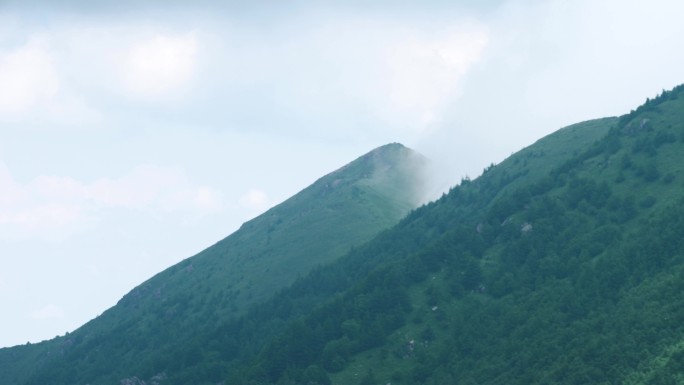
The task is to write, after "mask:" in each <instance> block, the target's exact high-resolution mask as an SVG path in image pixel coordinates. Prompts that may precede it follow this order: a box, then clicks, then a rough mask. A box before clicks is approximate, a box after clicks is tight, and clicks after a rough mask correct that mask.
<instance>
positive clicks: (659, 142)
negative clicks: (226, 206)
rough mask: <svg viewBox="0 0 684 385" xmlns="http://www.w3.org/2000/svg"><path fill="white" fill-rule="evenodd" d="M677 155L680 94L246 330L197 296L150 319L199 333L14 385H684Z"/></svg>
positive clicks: (446, 202) (607, 123)
mask: <svg viewBox="0 0 684 385" xmlns="http://www.w3.org/2000/svg"><path fill="white" fill-rule="evenodd" d="M681 154H684V86H679V87H676V88H675V89H674V90H672V91H669V92H664V93H663V94H662V95H660V96H658V97H657V98H655V99H653V100H647V102H646V104H644V105H643V106H641V107H639V108H637V109H636V110H635V111H632V112H631V113H629V114H627V115H625V116H622V117H620V118H619V119H618V118H607V119H600V120H595V121H590V122H585V123H581V124H578V125H574V126H570V127H568V128H565V129H561V130H559V131H557V132H556V133H554V134H551V135H549V136H547V137H546V138H543V139H542V140H540V141H538V142H537V143H535V144H534V145H532V146H530V147H527V148H526V149H524V150H522V151H520V152H519V153H517V154H514V155H512V156H511V157H510V158H508V159H507V160H506V161H504V162H502V163H501V164H500V165H496V166H491V167H489V168H487V170H485V172H484V173H483V175H482V176H480V177H478V178H477V179H474V180H469V179H464V180H462V181H461V183H460V184H459V185H458V186H456V187H454V188H452V189H451V190H450V191H449V193H448V194H445V195H444V196H443V197H442V198H440V199H439V200H437V201H435V202H432V203H429V204H427V205H425V206H422V207H420V208H418V209H416V210H413V211H412V212H410V213H409V214H408V215H407V216H406V217H405V218H403V219H402V220H400V221H399V223H398V224H397V225H396V226H394V227H392V228H391V229H388V230H386V231H382V232H380V233H379V234H378V235H377V236H376V237H375V238H373V239H372V240H371V241H369V242H368V243H365V244H363V245H359V246H358V247H355V248H353V249H352V250H350V251H349V252H348V253H347V254H346V255H345V256H344V257H341V258H337V259H335V261H333V262H330V263H329V264H327V265H324V266H322V267H318V268H315V269H313V270H312V271H311V272H310V273H309V274H307V275H302V276H301V277H300V278H298V279H296V280H295V281H294V283H293V284H292V285H289V286H288V287H286V288H283V289H282V290H278V292H277V293H276V294H275V295H273V296H271V297H270V299H268V300H266V301H263V302H259V303H254V304H252V305H250V306H249V308H248V310H247V311H246V312H245V313H242V315H239V314H240V313H238V312H235V313H234V314H235V315H236V316H235V317H230V318H222V319H220V320H212V321H210V322H206V320H207V319H211V317H212V314H214V312H213V310H212V306H211V304H212V303H217V302H212V301H213V300H212V299H211V298H213V297H211V296H207V295H205V294H202V293H203V292H202V290H203V289H200V290H193V292H192V293H188V296H187V298H186V297H181V298H180V301H181V302H180V303H170V304H168V305H170V306H166V307H162V306H159V307H147V309H149V310H146V311H148V312H152V313H153V314H157V315H160V314H163V315H164V317H165V318H164V317H162V319H165V320H166V319H170V320H172V319H173V317H176V316H177V315H178V314H186V315H187V316H188V318H187V319H191V320H192V322H193V323H192V325H197V327H195V328H193V329H192V332H189V333H185V332H184V333H179V332H178V330H177V329H175V328H174V327H168V326H167V325H165V324H164V323H149V322H144V321H145V320H147V319H149V318H148V317H147V316H146V315H145V314H146V313H145V311H142V313H140V314H142V315H143V316H144V317H143V322H141V321H140V319H136V320H130V322H121V323H120V324H119V325H118V327H117V328H112V331H110V332H107V333H100V334H98V333H96V331H95V330H89V329H88V328H87V327H84V328H82V330H79V332H81V333H83V334H82V335H81V336H80V337H71V338H64V339H61V340H60V341H59V343H60V344H61V346H60V349H61V350H58V351H59V352H60V355H59V356H58V357H57V358H56V359H52V360H49V361H44V360H38V361H37V362H38V363H41V362H47V363H46V364H43V366H38V367H36V368H35V369H34V371H33V373H32V375H30V376H28V377H22V379H26V380H25V381H22V382H21V383H26V384H45V383H51V384H57V385H58V384H85V383H91V384H105V383H114V384H116V383H120V384H136V385H140V384H161V385H173V384H190V383H191V384H251V385H258V384H278V385H290V384H321V385H330V384H352V385H356V384H360V385H367V384H387V383H391V384H393V385H397V384H399V385H403V384H492V385H494V384H520V385H523V384H524V385H528V384H556V383H559V384H681V383H684V365H683V364H682V363H683V362H684V294H682V293H684V236H683V235H684V189H683V186H684V179H683V178H684V162H682V161H681ZM189 266H190V265H189V264H181V265H180V266H179V269H181V270H179V272H177V273H176V274H192V272H194V271H195V270H194V264H193V268H192V269H190V270H192V272H188V271H187V270H188V267H189ZM204 290H206V289H204ZM148 292H149V290H148ZM152 293H154V292H152ZM197 293H199V295H198V294H197ZM190 294H194V295H198V297H192V296H191V295H190ZM148 296H150V297H153V296H154V295H153V294H152V295H148ZM139 297H141V298H145V296H144V295H140V296H139ZM198 298H199V299H198ZM128 300H129V299H125V300H124V301H122V302H125V301H128ZM191 300H192V301H194V302H195V303H200V304H203V303H206V305H201V306H197V305H195V308H193V309H189V310H188V309H187V306H186V305H187V303H190V301H191ZM141 301H142V300H136V299H135V298H134V300H133V301H132V303H131V304H127V305H126V306H129V307H132V308H136V306H137V305H136V304H138V303H141ZM183 301H186V302H183ZM202 301H204V302H202ZM141 308H142V307H141ZM184 317H185V316H184ZM184 319H185V318H184ZM134 324H135V325H143V326H144V327H139V326H136V327H134V328H132V327H131V325H134ZM103 325H104V324H103ZM74 334H76V333H74ZM163 341H166V343H161V342H163ZM141 345H142V347H141ZM153 346H154V347H156V348H152V347H153ZM30 348H31V347H17V348H16V349H17V350H10V351H9V352H7V353H12V354H15V355H19V354H20V352H21V351H22V350H21V349H24V351H26V352H29V353H31V354H34V355H36V354H37V353H36V351H35V350H31V349H30ZM53 351H57V350H53ZM0 357H2V356H0ZM5 357H7V355H5ZM114 361H115V362H114ZM0 369H2V368H1V367H0ZM91 379H93V380H91ZM143 380H144V381H143Z"/></svg>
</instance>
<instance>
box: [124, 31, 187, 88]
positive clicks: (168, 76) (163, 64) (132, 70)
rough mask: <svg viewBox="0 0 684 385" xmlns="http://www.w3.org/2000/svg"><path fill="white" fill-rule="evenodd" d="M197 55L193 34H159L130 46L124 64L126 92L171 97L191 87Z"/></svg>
mask: <svg viewBox="0 0 684 385" xmlns="http://www.w3.org/2000/svg"><path fill="white" fill-rule="evenodd" d="M196 56H197V40H196V38H195V36H194V35H193V34H185V35H168V34H166V35H165V34H156V35H154V36H151V37H147V38H144V39H141V40H139V41H136V42H135V43H133V44H132V45H131V47H130V48H129V49H128V51H127V52H126V53H125V56H124V58H123V62H122V63H121V77H122V80H123V83H124V85H125V87H126V90H127V91H129V92H130V93H131V94H132V95H133V96H135V97H140V98H144V99H155V98H159V97H164V96H167V97H168V96H169V94H170V93H172V92H177V91H178V90H179V89H181V88H183V87H185V86H187V85H188V84H189V82H190V80H191V79H192V76H193V74H194V71H195V67H196Z"/></svg>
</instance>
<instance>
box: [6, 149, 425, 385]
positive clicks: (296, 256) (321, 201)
mask: <svg viewBox="0 0 684 385" xmlns="http://www.w3.org/2000/svg"><path fill="white" fill-rule="evenodd" d="M423 162H424V160H423V159H422V157H421V156H420V155H418V154H415V153H414V152H412V151H411V150H409V149H407V148H405V147H403V146H402V145H400V144H390V145H386V146H383V147H380V148H378V149H376V150H374V151H372V152H370V153H368V154H366V155H364V156H362V157H360V158H359V159H357V160H355V161H354V162H352V163H350V164H348V165H347V166H345V167H343V168H341V169H339V170H337V171H335V172H333V173H331V174H329V175H326V176H325V177H323V178H321V179H319V180H318V181H316V182H315V183H314V184H312V185H311V186H309V187H308V188H306V189H304V190H303V191H302V192H300V193H299V194H297V195H295V196H294V197H292V198H290V199H288V200H287V201H285V202H283V203H281V204H280V205H278V206H276V207H274V208H272V209H271V210H269V211H268V212H266V213H264V214H263V215H261V216H259V217H257V218H255V219H253V220H251V221H249V222H247V223H245V224H244V225H243V226H242V227H241V228H240V229H239V230H238V231H237V232H235V233H234V234H232V235H230V236H229V237H227V238H225V239H224V240H222V241H220V242H218V243H217V244H215V245H214V246H212V247H209V248H208V249H206V250H204V251H202V252H201V253H199V254H198V255H196V256H194V257H192V258H188V259H186V260H185V261H183V262H181V263H179V264H177V265H175V266H173V267H171V268H169V269H167V270H165V271H163V272H161V273H159V274H158V275H156V276H155V277H153V278H152V279H150V280H148V281H147V282H145V283H143V284H141V285H140V286H138V287H137V288H135V289H134V290H132V291H131V292H130V293H129V294H127V295H126V296H125V297H124V298H123V299H122V300H121V301H120V302H119V304H117V306H115V307H113V308H111V309H109V310H108V311H106V312H105V313H104V314H103V315H102V316H100V317H98V318H97V319H95V320H93V321H91V322H89V323H88V324H86V325H85V326H83V327H82V328H80V329H79V330H77V331H76V332H74V333H71V334H70V335H67V336H64V337H60V338H57V339H55V340H52V341H48V342H45V343H42V344H35V345H32V346H27V347H15V348H11V349H2V350H0V383H10V382H11V383H18V382H19V379H21V378H25V374H26V373H35V372H37V371H38V370H37V369H39V368H40V367H41V366H42V365H51V364H50V362H52V361H57V362H59V361H60V360H67V361H68V360H69V359H71V358H68V357H69V354H70V353H72V352H76V351H78V352H80V353H83V354H82V355H81V356H79V357H76V358H75V359H76V361H74V362H78V363H79V364H78V365H79V366H78V367H88V366H90V367H96V366H99V367H101V368H104V367H110V371H111V372H109V373H100V374H98V375H101V376H104V377H103V378H108V380H106V381H115V382H116V381H118V379H121V378H123V377H124V376H126V375H131V374H135V373H131V372H130V367H131V366H135V364H137V361H139V360H140V357H145V356H150V355H153V352H154V351H156V350H161V349H163V348H164V347H166V346H168V344H170V343H173V342H177V341H181V340H183V339H184V338H187V336H188V335H192V333H193V332H194V331H196V330H198V329H212V328H213V327H214V325H216V324H220V323H222V322H226V321H227V320H229V319H231V318H235V317H238V316H239V315H241V314H243V313H244V311H245V310H246V309H247V308H248V307H249V306H250V305H252V304H254V303H258V302H260V301H263V300H265V299H266V298H268V297H269V296H271V295H273V294H274V293H275V292H276V291H277V290H279V289H281V288H283V287H285V286H287V285H289V284H291V283H292V282H293V281H294V280H295V279H296V278H297V277H298V276H301V275H305V274H306V273H307V272H308V271H309V270H310V269H311V268H313V267H315V266H318V265H324V264H327V263H330V262H331V261H333V260H335V259H336V258H339V257H340V256H341V255H343V254H345V253H346V252H347V251H348V250H349V248H350V247H353V246H355V245H358V244H361V243H363V242H365V241H367V240H369V239H370V238H371V237H373V236H374V235H375V234H377V233H378V232H379V231H381V230H383V229H385V228H387V227H389V226H390V225H392V224H394V223H396V222H397V221H398V220H399V219H400V218H401V217H402V216H404V215H405V214H406V213H407V212H408V210H410V209H411V208H412V207H415V205H416V203H417V202H416V201H415V199H414V197H415V196H418V195H419V192H418V191H416V190H415V189H416V188H417V187H418V186H420V183H419V180H420V179H419V178H420V177H421V175H420V171H421V168H422V167H423ZM98 352H103V353H99V354H98ZM104 352H107V353H106V354H105V353H104ZM115 352H118V353H120V354H123V356H117V359H116V363H115V365H114V366H112V364H114V362H111V363H110V364H109V365H108V364H107V360H109V358H110V357H111V356H112V355H114V356H116V354H115ZM80 353H79V354H80ZM107 355H109V356H110V357H107ZM65 357H66V358H65ZM65 362H66V361H65ZM53 366H54V365H53ZM72 366H75V365H72ZM71 370H72V371H77V370H76V369H75V368H74V369H71ZM61 375H63V376H64V378H71V379H73V380H74V381H76V382H84V383H85V382H87V381H90V380H92V379H94V378H88V377H84V376H82V375H81V374H80V373H76V372H74V373H71V372H66V373H64V372H63V371H62V373H61ZM90 375H92V373H90ZM95 378H97V377H95ZM106 381H105V382H106Z"/></svg>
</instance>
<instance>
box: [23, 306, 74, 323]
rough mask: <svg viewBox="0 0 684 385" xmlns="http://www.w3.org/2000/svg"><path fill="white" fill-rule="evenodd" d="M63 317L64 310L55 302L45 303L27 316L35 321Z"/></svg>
mask: <svg viewBox="0 0 684 385" xmlns="http://www.w3.org/2000/svg"><path fill="white" fill-rule="evenodd" d="M64 317H65V314H64V310H62V308H61V307H59V306H57V305H55V304H49V305H46V306H44V307H42V308H40V309H37V310H35V311H33V312H31V313H30V314H29V318H31V319H34V320H37V321H49V320H56V319H63V318H64Z"/></svg>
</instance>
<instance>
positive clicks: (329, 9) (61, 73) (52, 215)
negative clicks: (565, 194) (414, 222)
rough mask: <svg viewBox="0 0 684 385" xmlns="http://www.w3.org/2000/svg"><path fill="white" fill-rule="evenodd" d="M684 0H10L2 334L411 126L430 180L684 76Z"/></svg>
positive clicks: (58, 328) (211, 234)
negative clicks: (430, 168) (427, 160)
mask: <svg viewBox="0 0 684 385" xmlns="http://www.w3.org/2000/svg"><path fill="white" fill-rule="evenodd" d="M683 14H684V2H680V1H665V0H650V1H648V2H646V1H631V0H576V1H561V0H528V1H522V0H518V1H516V0H510V1H507V0H492V1H472V0H471V1H420V2H418V1H416V2H409V1H346V2H332V1H291V2H276V1H261V2H246V1H245V2H242V1H233V2H230V1H228V2H218V1H216V2H214V1H202V0H200V1H195V2H181V1H160V0H143V1H133V0H120V1H116V2H114V1H112V2H106V1H101V2H93V1H84V0H71V1H68V0H67V1H60V2H54V1H47V0H44V1H41V0H28V1H26V0H25V1H18V0H0V262H1V263H2V267H0V311H1V312H2V315H3V316H2V317H0V347H2V346H12V345H17V344H24V343H26V342H29V341H30V342H39V341H41V340H44V339H49V338H53V337H55V336H57V335H63V334H64V333H66V332H70V331H73V330H75V329H76V328H78V327H79V326H80V325H82V324H84V323H85V322H87V321H88V320H90V319H92V318H94V317H96V316H97V315H99V314H101V313H102V312H103V311H105V310H106V309H107V308H109V307H111V306H113V305H114V304H116V302H117V301H118V300H119V299H120V298H121V297H122V296H123V295H124V294H126V293H127V292H128V291H129V290H131V289H132V288H133V287H135V286H137V285H139V284H140V283H142V282H143V281H145V280H146V279H148V278H150V277H151V276H153V275H154V274H155V273H157V272H159V271H161V270H163V269H164V268H166V267H169V266H171V265H173V264H174V263H176V262H179V261H181V260H182V259H184V258H187V257H190V256H192V255H194V254H196V253H198V252H199V251H201V250H202V249H204V248H206V247H208V246H211V245H212V244H213V243H215V242H217V241H218V240H220V239H222V238H223V237H225V236H227V235H229V234H230V233H231V232H233V231H235V230H236V229H238V228H239V226H240V224H241V223H243V222H245V221H246V220H249V219H250V218H253V217H254V216H256V215H258V214H260V213H262V212H264V211H265V210H267V209H268V208H269V207H271V206H273V205H275V204H277V203H279V202H282V201H283V200H285V199H287V198H288V197H289V196H292V195H294V194H295V193H297V192H298V191H300V190H301V189H303V188H305V187H306V186H308V185H309V184H311V183H313V182H314V181H315V180H316V179H318V178H319V177H321V176H323V175H325V174H327V173H329V172H331V171H333V170H335V169H337V168H339V167H341V166H343V165H344V164H346V163H348V162H350V161H352V160H353V159H355V158H356V157H358V156H360V155H363V154H364V153H366V152H368V151H370V150H372V149H373V148H375V147H378V146H380V145H383V144H386V143H390V142H401V143H403V144H404V145H406V146H408V147H411V148H413V149H415V150H417V151H419V152H421V153H423V154H424V155H426V156H427V157H428V158H430V159H432V161H433V164H434V165H435V167H434V169H435V170H436V171H437V172H436V173H435V180H437V181H438V182H436V183H435V185H434V188H433V191H432V192H433V194H435V195H433V196H437V195H438V194H439V192H440V191H443V190H444V189H445V188H446V187H448V186H449V185H454V184H456V183H458V181H460V179H461V178H462V177H464V176H470V177H476V176H477V175H479V174H480V173H481V171H482V169H483V168H484V167H486V166H488V165H489V164H491V163H499V162H501V161H502V160H503V159H505V158H506V157H507V156H509V155H511V154H512V153H514V152H516V151H518V150H520V149H521V148H523V147H525V146H528V145H530V144H532V143H533V142H534V141H536V140H537V139H539V138H541V137H543V136H545V135H548V134H550V133H552V132H553V131H555V130H557V129H560V128H561V127H564V126H567V125H570V124H573V123H577V122H580V121H584V120H588V119H593V118H600V117H605V116H616V115H621V114H624V113H627V112H629V111H630V110H631V109H634V108H636V107H637V106H638V105H639V104H641V103H643V102H644V101H645V99H646V98H647V97H653V96H655V95H656V94H658V93H660V92H661V91H662V90H663V89H670V88H672V87H674V86H676V85H678V84H680V83H683V82H684V76H683V74H682V63H684V47H683V45H684V42H682V39H681V37H682V36H684V24H683V23H681V20H680V19H681V15H683Z"/></svg>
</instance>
